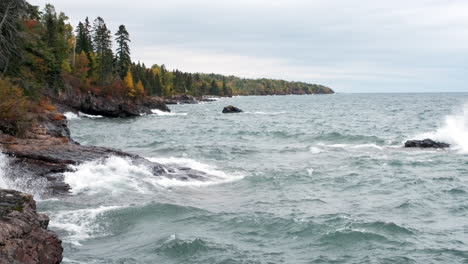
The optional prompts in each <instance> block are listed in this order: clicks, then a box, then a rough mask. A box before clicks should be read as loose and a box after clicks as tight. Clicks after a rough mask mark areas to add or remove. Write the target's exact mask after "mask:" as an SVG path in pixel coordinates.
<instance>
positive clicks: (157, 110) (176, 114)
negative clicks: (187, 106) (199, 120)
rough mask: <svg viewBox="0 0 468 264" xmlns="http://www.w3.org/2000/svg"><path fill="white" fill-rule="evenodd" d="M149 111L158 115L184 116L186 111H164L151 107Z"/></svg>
mask: <svg viewBox="0 0 468 264" xmlns="http://www.w3.org/2000/svg"><path fill="white" fill-rule="evenodd" d="M151 112H152V113H153V114H155V115H158V116H186V115H187V113H173V112H164V111H161V110H159V109H152V110H151Z"/></svg>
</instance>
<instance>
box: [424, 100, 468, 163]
mask: <svg viewBox="0 0 468 264" xmlns="http://www.w3.org/2000/svg"><path fill="white" fill-rule="evenodd" d="M415 138H418V139H423V138H430V139H432V140H435V141H441V142H445V143H449V144H451V145H453V147H454V149H456V150H458V151H459V152H460V153H464V154H465V153H468V103H466V104H465V105H464V106H463V110H462V111H461V112H460V113H458V114H452V115H448V116H446V117H445V122H444V125H443V126H442V127H440V128H438V129H437V130H436V131H435V132H429V133H423V134H420V135H418V136H416V137H415Z"/></svg>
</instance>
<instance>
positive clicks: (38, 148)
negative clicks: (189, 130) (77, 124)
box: [0, 95, 206, 264]
mask: <svg viewBox="0 0 468 264" xmlns="http://www.w3.org/2000/svg"><path fill="white" fill-rule="evenodd" d="M52 100H53V102H55V105H57V109H56V108H54V109H49V110H44V112H43V113H41V116H40V119H39V121H36V122H34V123H33V124H32V126H31V127H30V128H29V129H28V130H27V131H26V132H25V133H24V135H22V136H21V137H15V136H12V135H9V134H6V133H3V132H2V131H1V130H0V151H1V152H2V153H3V154H4V155H7V156H8V157H9V158H8V160H9V162H8V173H7V175H4V177H7V178H11V179H21V180H22V181H24V182H26V183H27V184H26V185H29V186H35V187H36V188H39V189H40V190H41V196H42V197H56V196H63V195H69V194H70V192H69V191H70V187H69V186H68V184H67V183H66V182H64V178H63V173H64V172H68V171H73V170H74V169H73V166H72V165H79V164H82V163H85V162H91V161H96V160H105V159H106V158H109V157H112V156H117V157H122V158H125V159H128V160H130V161H131V162H132V164H136V165H144V166H145V167H147V168H148V169H149V170H150V171H151V172H152V174H153V176H154V177H160V176H164V177H168V178H177V179H179V180H189V179H196V180H199V181H203V180H204V179H205V178H206V174H205V173H203V172H200V171H195V170H192V169H190V168H177V167H165V166H163V165H161V164H158V163H155V162H151V161H149V160H147V159H145V158H143V157H141V156H138V155H135V154H131V153H126V152H123V151H120V150H116V149H112V148H105V147H94V146H83V145H80V144H79V143H78V142H75V141H74V140H73V139H72V138H71V136H70V131H69V129H68V126H67V118H66V117H65V116H64V115H63V114H62V113H60V112H59V110H61V111H73V110H74V111H82V112H84V113H89V114H101V115H104V116H108V117H128V116H140V115H141V114H144V113H147V111H150V110H151V109H155V108H153V107H155V106H158V107H157V108H156V109H160V110H162V111H169V108H167V106H166V105H165V104H164V102H162V101H161V99H159V98H146V99H145V100H147V101H140V102H138V104H136V105H134V106H132V108H131V109H130V108H126V107H127V106H128V105H127V106H126V102H121V101H120V102H119V101H110V102H107V103H104V104H100V103H101V100H102V99H100V98H97V97H95V96H93V95H85V96H83V97H80V98H78V99H77V98H75V99H72V97H70V95H69V96H66V97H61V98H52ZM70 100H75V101H74V103H72V102H70ZM87 103H89V104H87ZM84 106H89V107H88V108H86V107H84ZM86 109H87V110H86ZM90 109H92V110H90ZM148 109H149V110H148ZM3 194H4V195H3ZM10 194H11V195H13V196H12V198H11V199H10ZM13 198H14V200H12V199H13ZM20 198H21V199H22V200H21V199H20ZM12 201H16V202H15V203H13V202H12ZM20 201H22V202H23V204H20V203H19V202H20ZM2 206H6V207H5V209H2V208H3V207H2ZM8 208H10V209H8ZM12 208H13V209H14V208H24V211H22V212H18V210H17V211H15V210H12ZM1 210H3V211H1ZM20 211H21V210H20ZM2 212H3V213H2ZM2 221H3V222H2ZM0 222H2V223H0V252H2V254H1V255H0V263H44V264H47V263H59V262H60V260H61V259H62V252H63V249H62V247H61V242H60V240H59V239H58V238H57V237H56V236H55V234H54V233H53V232H52V231H48V230H46V228H47V223H48V218H47V217H46V216H44V215H41V214H37V213H36V212H35V203H34V200H33V198H32V196H31V195H26V194H22V193H19V192H16V191H11V190H0ZM40 228H41V229H40ZM32 241H33V242H34V245H33V246H31V243H32Z"/></svg>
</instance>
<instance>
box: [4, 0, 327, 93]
mask: <svg viewBox="0 0 468 264" xmlns="http://www.w3.org/2000/svg"><path fill="white" fill-rule="evenodd" d="M0 21H1V22H0V32H1V39H0V74H1V76H0V77H1V78H10V79H11V80H14V81H15V83H16V84H17V85H18V86H20V87H22V89H23V90H24V93H25V94H26V95H28V96H32V97H34V96H38V95H40V94H44V93H48V92H54V93H60V92H61V91H63V90H65V89H81V90H83V91H90V92H93V93H97V94H103V95H106V96H124V97H129V98H135V97H141V96H164V97H170V96H173V95H178V94H191V95H194V96H204V95H213V96H232V95H268V94H313V93H330V92H332V90H331V89H330V88H328V87H325V86H321V85H314V84H307V83H303V82H287V81H283V80H271V79H257V80H254V79H242V78H238V77H234V76H223V75H218V74H202V73H187V72H181V71H179V70H172V71H170V70H168V69H167V68H166V67H165V65H152V66H151V67H147V66H146V65H145V64H144V63H140V62H136V63H135V62H133V61H132V60H131V49H130V43H131V39H130V34H129V32H128V31H127V28H126V27H125V25H120V26H119V27H118V29H117V30H116V33H115V34H112V32H111V30H110V29H109V28H108V27H107V25H106V23H105V21H104V19H103V18H102V17H97V18H96V19H94V20H92V21H90V20H89V18H85V19H84V20H83V21H81V22H79V23H78V25H77V26H76V28H73V26H72V25H71V24H70V23H69V22H68V17H67V16H66V15H65V14H64V13H62V12H57V11H56V10H55V8H54V6H52V5H50V4H48V5H46V6H45V8H43V9H42V10H40V9H39V8H38V7H37V6H33V5H30V4H29V3H28V2H27V1H25V0H2V1H1V3H0ZM113 43H115V47H113Z"/></svg>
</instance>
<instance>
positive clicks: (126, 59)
mask: <svg viewBox="0 0 468 264" xmlns="http://www.w3.org/2000/svg"><path fill="white" fill-rule="evenodd" d="M115 36H116V37H117V38H116V42H117V54H116V58H117V63H116V64H117V72H118V74H119V75H120V78H124V76H125V74H126V73H127V71H128V69H129V68H130V65H131V64H132V61H131V58H130V47H129V45H128V43H129V42H130V35H129V34H128V31H127V29H126V28H125V26H124V25H121V26H120V27H119V30H118V31H117V33H116V34H115Z"/></svg>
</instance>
